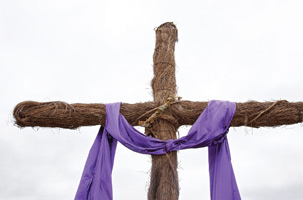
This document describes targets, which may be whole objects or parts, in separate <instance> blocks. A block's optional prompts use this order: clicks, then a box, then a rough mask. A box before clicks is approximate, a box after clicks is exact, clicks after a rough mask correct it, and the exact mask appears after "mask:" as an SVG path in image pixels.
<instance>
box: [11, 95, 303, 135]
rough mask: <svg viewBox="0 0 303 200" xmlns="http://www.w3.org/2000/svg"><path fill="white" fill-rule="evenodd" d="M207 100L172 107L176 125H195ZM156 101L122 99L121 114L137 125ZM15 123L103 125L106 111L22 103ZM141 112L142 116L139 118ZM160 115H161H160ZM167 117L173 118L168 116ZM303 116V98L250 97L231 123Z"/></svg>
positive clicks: (282, 121) (268, 123)
mask: <svg viewBox="0 0 303 200" xmlns="http://www.w3.org/2000/svg"><path fill="white" fill-rule="evenodd" d="M207 104H208V102H192V101H180V102H177V103H175V104H173V105H171V107H170V108H169V109H170V110H171V111H172V116H173V117H174V119H176V120H175V121H174V122H173V123H175V124H176V127H179V126H182V125H192V124H193V123H194V122H195V121H196V119H197V118H198V117H199V115H200V114H201V113H202V111H203V110H204V109H205V108H206V106H207ZM156 107H157V104H156V103H154V102H145V103H136V104H128V103H122V105H121V110H120V112H121V114H122V115H123V116H124V117H125V118H126V120H127V121H128V122H129V123H130V124H132V125H137V123H138V120H145V119H146V118H148V117H149V116H150V115H152V113H153V111H154V110H155V109H156ZM13 115H14V117H15V123H16V124H17V125H18V126H20V127H60V128H69V129H75V128H78V127H80V126H93V125H104V124H105V119H106V114H105V105H104V104H80V103H75V104H68V103H65V102H60V101H56V102H42V103H40V102H34V101H25V102H21V103H19V104H18V105H17V106H16V107H15V109H14V113H13ZM140 116H141V118H139V117H140ZM160 117H161V116H160ZM167 120H170V119H169V118H167ZM302 120H303V102H294V103H291V102H288V101H285V100H282V101H277V102H263V103H262V102H256V101H250V102H245V103H237V110H236V113H235V115H234V118H233V120H232V121H231V126H232V127H239V126H248V127H255V128H258V127H274V126H281V125H289V124H296V123H301V122H302Z"/></svg>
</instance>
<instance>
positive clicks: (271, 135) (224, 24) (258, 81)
mask: <svg viewBox="0 0 303 200" xmlns="http://www.w3.org/2000/svg"><path fill="white" fill-rule="evenodd" d="M302 10H303V1H301V0H292V1H280V0H262V1H259V0H254V1H248V0H225V1H223V0H221V1H217V0H215V1H209V0H199V1H198V0H197V1H191V0H188V1H186V3H185V1H176V0H174V1H173V0H162V1H157V0H154V1H142V0H130V1H129V0H107V1H104V0H98V1H96V0H85V1H84V0H52V1H46V0H27V1H21V0H10V1H8V0H0V70H1V71H0V81H1V82H0V92H1V93H0V96H1V100H0V101H1V103H0V111H1V112H0V130H1V134H0V158H1V160H0V177H1V178H0V199H5V200H53V199H56V200H57V199H58V200H61V199H62V200H66V199H73V198H74V195H75V193H76V190H77V187H78V184H79V180H80V177H81V174H82V170H83V167H84V164H85V161H86V157H87V154H88V152H89V149H90V147H91V145H92V143H93V140H94V138H95V137H96V134H97V131H98V129H99V127H98V126H95V127H83V128H80V129H78V130H66V129H50V128H39V129H38V128H35V129H32V128H24V129H19V128H18V127H16V126H14V123H13V122H14V121H13V118H12V110H13V108H14V106H15V105H16V104H17V103H19V102H21V101H25V100H34V101H57V100H61V101H66V102H68V103H76V102H79V103H80V102H83V103H111V102H118V101H121V102H128V103H136V102H144V101H152V95H151V93H152V90H151V87H150V81H151V79H152V75H153V70H152V54H153V50H154V45H155V34H154V28H156V27H157V26H159V25H160V24H162V23H164V22H167V21H171V22H174V23H175V24H176V25H177V27H178V30H179V42H178V43H177V44H176V63H177V74H176V76H177V85H178V95H179V96H181V97H182V98H183V99H184V100H194V101H208V100H212V99H219V100H229V101H236V102H245V101H248V100H257V101H274V100H280V99H286V100H289V101H303V93H302V91H303V80H302V74H303V73H302V72H303V59H302V55H303V37H302V35H303V23H302V21H303V12H302ZM188 128H189V127H181V128H180V129H179V131H180V133H181V135H185V134H186V133H187V130H188ZM140 130H141V131H142V129H140ZM228 138H229V143H230V150H231V155H232V162H233V167H234V171H235V175H236V179H237V182H238V187H239V190H240V193H241V196H242V199H245V200H269V199H275V200H289V199H291V200H299V199H300V200H302V199H303V170H302V169H303V145H302V141H303V127H302V125H301V124H297V125H292V126H283V127H279V128H260V129H252V128H245V127H242V128H231V129H230V132H229V135H228ZM178 155H179V169H178V171H179V175H180V177H179V178H180V187H181V190H180V199H181V200H185V199H191V200H196V199H197V200H198V199H210V197H209V177H208V160H207V149H195V150H184V151H182V152H179V153H178ZM150 165H151V159H150V156H147V155H140V154H137V153H133V152H131V151H130V150H128V149H126V148H124V147H123V146H122V145H119V146H118V149H117V154H116V159H115V166H114V171H113V182H114V198H115V199H117V200H120V199H121V200H124V199H126V200H128V199H133V200H142V199H146V194H147V189H148V182H149V170H150Z"/></svg>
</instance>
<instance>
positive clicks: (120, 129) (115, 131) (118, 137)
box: [75, 101, 241, 200]
mask: <svg viewBox="0 0 303 200" xmlns="http://www.w3.org/2000/svg"><path fill="white" fill-rule="evenodd" d="M235 111H236V104H235V103H233V102H227V101H210V102H209V104H208V106H207V107H206V109H205V110H204V111H203V112H202V113H201V115H200V116H199V118H198V119H197V120H196V122H195V123H194V124H193V126H192V127H191V129H190V130H189V132H188V134H187V135H186V136H184V137H181V138H179V139H176V140H167V141H162V140H159V139H156V138H152V137H149V136H146V135H144V134H142V133H140V132H139V131H137V130H136V129H135V128H134V127H132V126H131V125H130V124H129V123H128V122H127V121H126V119H125V118H124V116H123V115H121V114H120V103H114V104H107V105H106V123H105V127H101V128H100V130H99V133H98V135H97V137H96V139H95V142H94V144H93V146H92V148H91V150H90V152H89V156H88V159H87V161H86V164H85V168H84V171H83V174H82V177H81V180H80V184H79V187H78V190H77V193H76V196H75V200H97V199H98V200H100V199H101V200H112V199H113V193H112V178H111V174H112V169H113V165H114V157H115V151H116V146H117V142H120V143H121V144H123V145H124V146H126V147H127V148H129V149H131V150H133V151H135V152H137V153H142V154H153V155H160V154H166V153H167V152H169V151H178V150H181V149H188V148H201V147H208V151H209V174H210V190H211V191H210V194H211V199H212V200H240V199H241V197H240V194H239V190H238V187H237V183H236V179H235V175H234V172H233V168H232V164H231V157H230V151H229V146H228V141H227V136H226V134H227V133H228V129H229V126H230V122H231V120H232V118H233V115H234V113H235Z"/></svg>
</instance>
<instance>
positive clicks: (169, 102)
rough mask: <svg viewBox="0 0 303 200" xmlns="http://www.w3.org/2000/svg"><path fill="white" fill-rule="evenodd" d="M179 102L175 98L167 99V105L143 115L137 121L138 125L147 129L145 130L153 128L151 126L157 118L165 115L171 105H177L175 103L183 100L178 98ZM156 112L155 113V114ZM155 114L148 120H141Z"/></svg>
mask: <svg viewBox="0 0 303 200" xmlns="http://www.w3.org/2000/svg"><path fill="white" fill-rule="evenodd" d="M177 99H178V101H175V97H173V96H169V97H168V98H167V100H166V101H165V103H164V104H163V105H161V106H159V107H157V108H154V109H152V110H150V111H148V112H146V113H144V114H143V115H141V116H140V117H138V118H137V119H136V122H137V121H138V125H139V126H142V127H145V128H148V127H151V125H152V124H153V123H154V121H155V118H156V117H157V116H158V115H159V114H161V113H163V112H164V111H165V110H167V109H168V108H169V107H170V106H171V105H173V104H175V103H178V102H180V100H181V98H180V97H177ZM154 111H155V112H154ZM152 112H154V113H153V114H152V115H151V116H150V117H149V118H148V119H147V120H145V121H140V120H139V119H141V118H142V117H144V116H146V115H148V114H150V113H152Z"/></svg>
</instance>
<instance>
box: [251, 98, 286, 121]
mask: <svg viewBox="0 0 303 200" xmlns="http://www.w3.org/2000/svg"><path fill="white" fill-rule="evenodd" d="M279 102H280V101H276V102H275V103H273V104H272V105H271V106H269V107H268V108H266V109H265V110H263V111H261V112H260V113H259V114H258V115H257V116H256V117H255V118H254V119H252V120H251V121H250V122H248V124H252V123H253V122H254V121H256V120H257V119H258V118H259V117H261V116H262V115H263V114H264V113H266V112H267V111H269V110H270V109H272V108H273V107H274V106H275V105H276V104H277V103H279Z"/></svg>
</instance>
